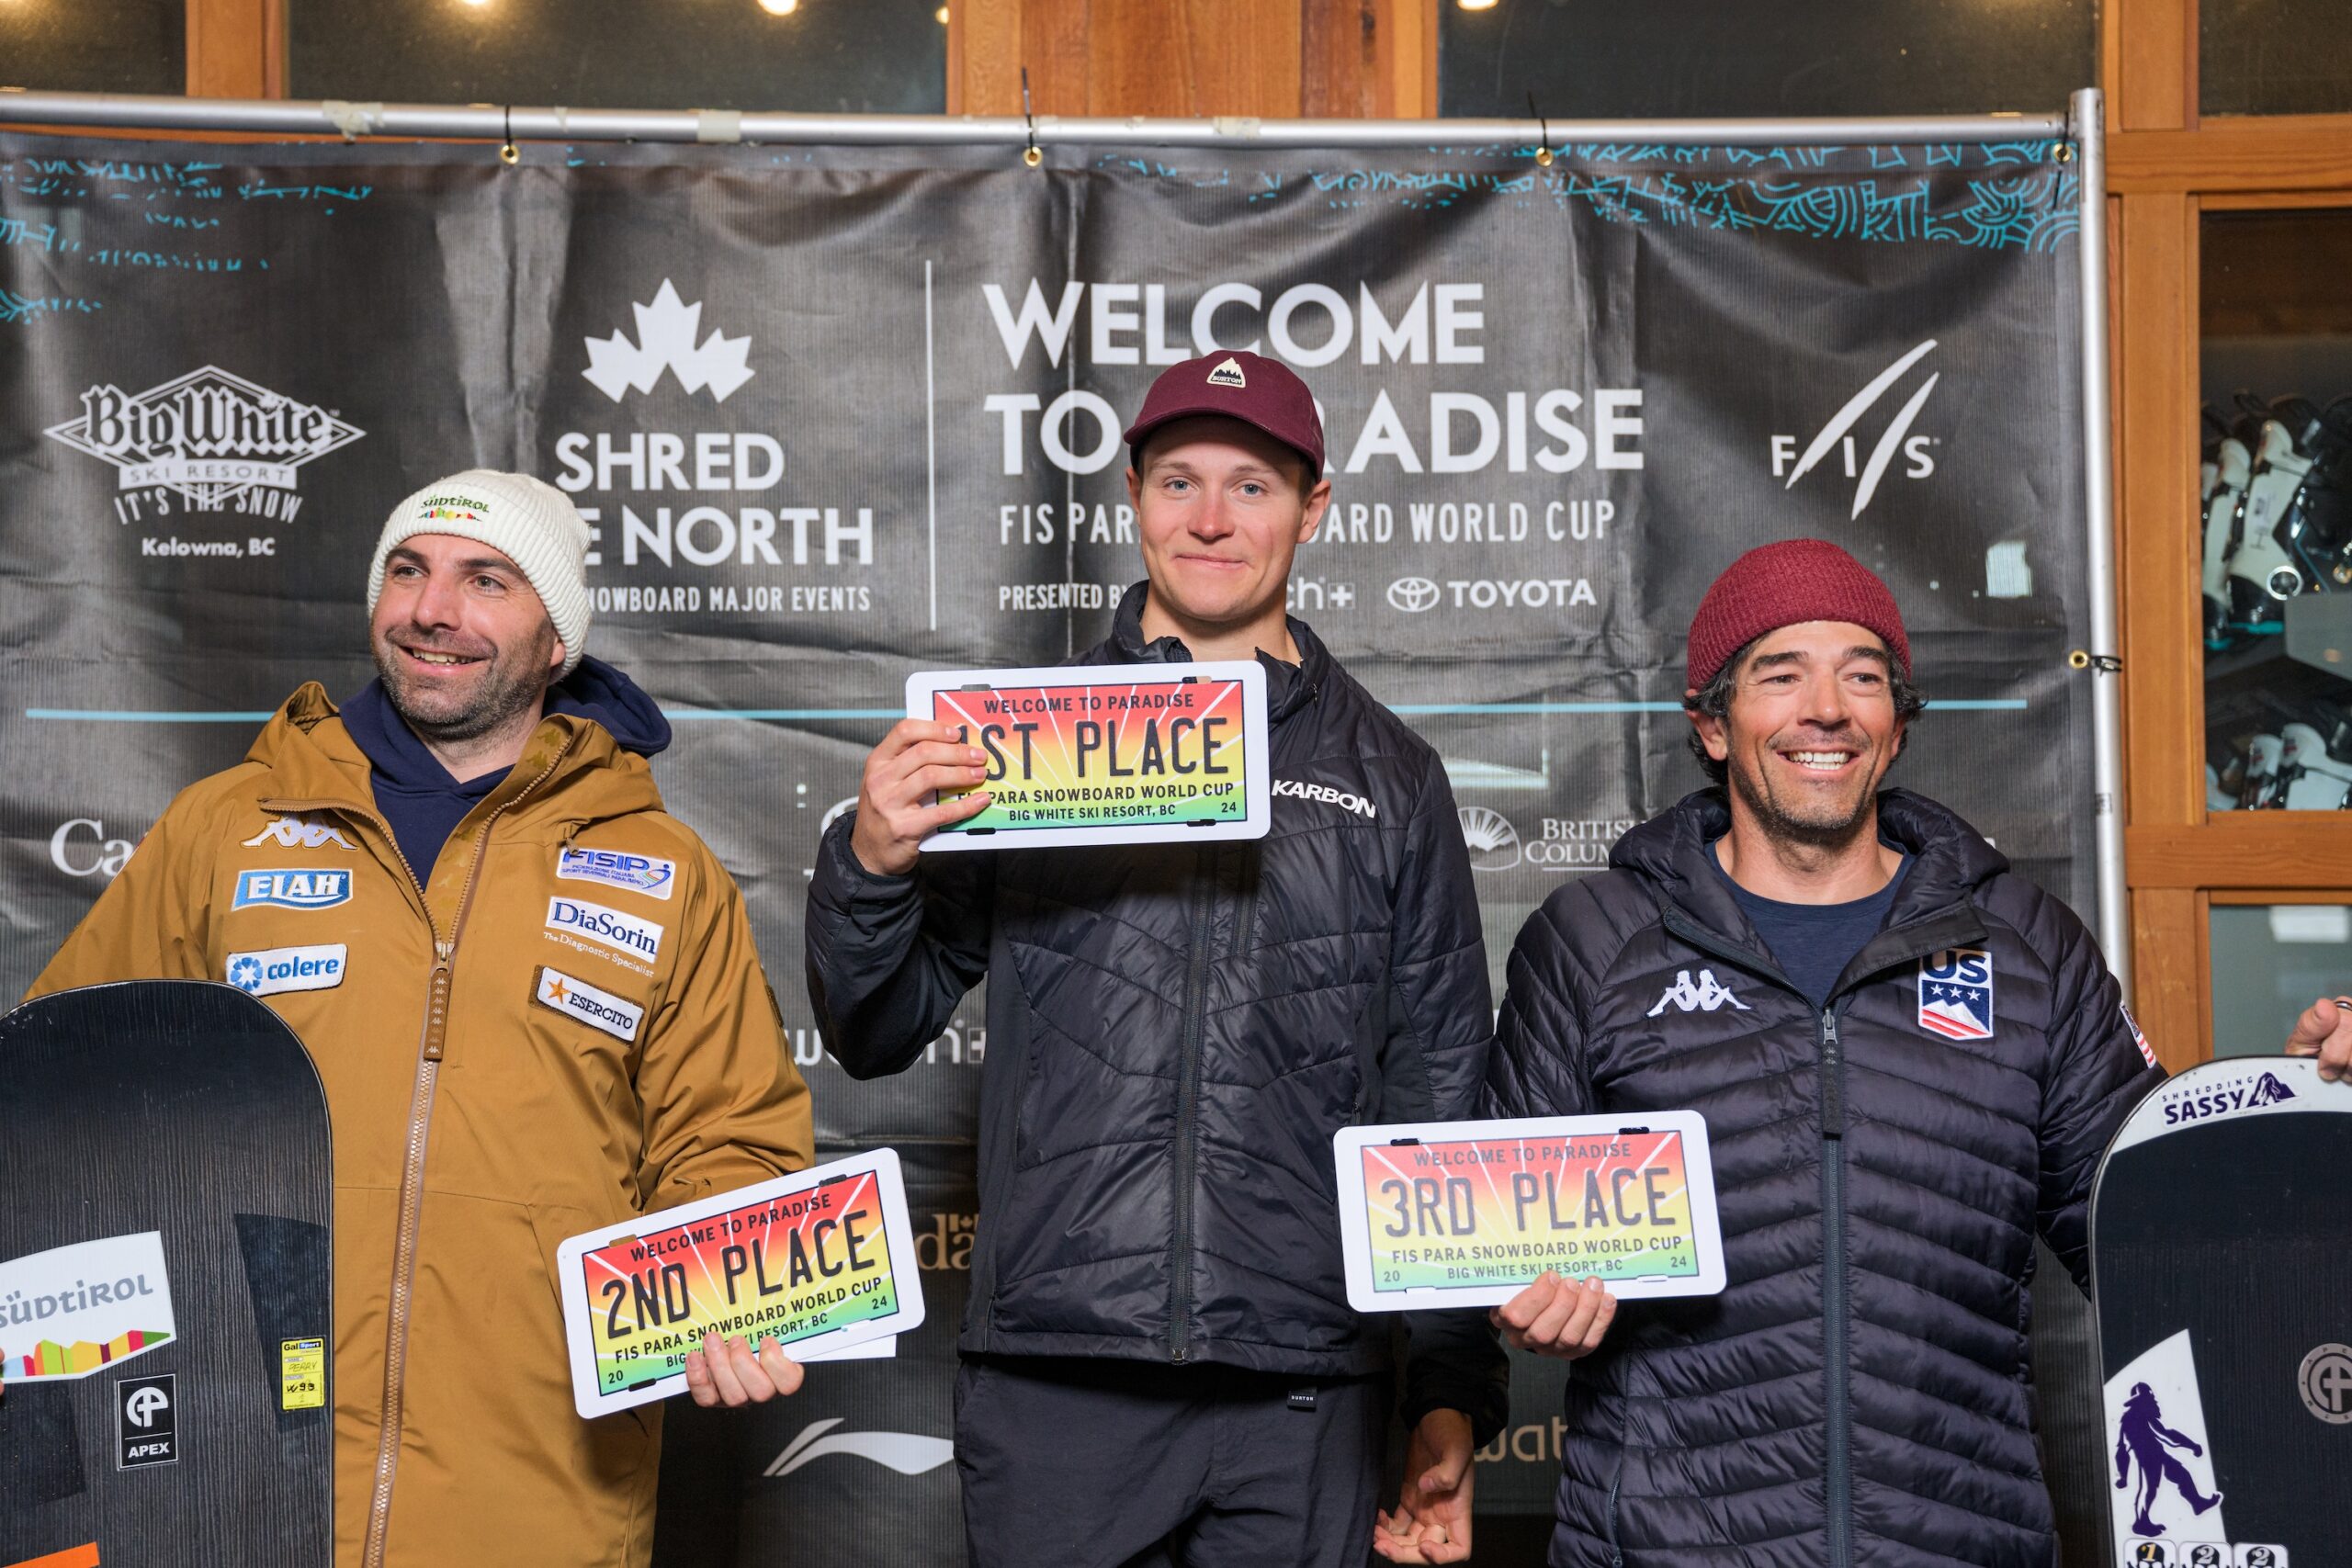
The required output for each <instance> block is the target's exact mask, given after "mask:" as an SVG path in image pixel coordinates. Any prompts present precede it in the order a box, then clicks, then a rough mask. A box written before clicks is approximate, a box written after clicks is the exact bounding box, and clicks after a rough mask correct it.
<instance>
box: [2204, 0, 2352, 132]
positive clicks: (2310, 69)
mask: <svg viewBox="0 0 2352 1568" xmlns="http://www.w3.org/2000/svg"><path fill="white" fill-rule="evenodd" d="M2347 20H2352V19H2347V17H2346V14H2345V8H2344V0H2199V6H2198V8H2197V107H2198V108H2199V111H2200V112H2202V113H2205V114H2336V113H2341V112H2342V111H2344V110H2346V109H2352V25H2347Z"/></svg>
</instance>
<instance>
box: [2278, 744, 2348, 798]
mask: <svg viewBox="0 0 2352 1568" xmlns="http://www.w3.org/2000/svg"><path fill="white" fill-rule="evenodd" d="M2278 742H2279V750H2278V804H2279V805H2281V806H2283V807H2286V808H2287V809H2288V810H2290V811H2341V810H2343V809H2344V804H2345V801H2346V799H2347V798H2352V763H2347V762H2339V761H2336V760H2335V758H2334V757H2332V756H2330V755H2329V754H2328V750H2327V742H2326V740H2325V739H2323V738H2322V737H2321V735H2320V732H2319V731H2318V730H2316V729H2314V728H2312V727H2311V726H2310V725H2308V724H2290V725H2287V726H2285V727H2284V728H2281V729H2280V730H2279V732H2278Z"/></svg>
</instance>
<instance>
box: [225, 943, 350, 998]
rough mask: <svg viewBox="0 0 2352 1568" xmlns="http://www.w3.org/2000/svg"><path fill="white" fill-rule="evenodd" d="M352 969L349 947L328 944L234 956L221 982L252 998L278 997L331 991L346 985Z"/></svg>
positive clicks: (236, 954)
mask: <svg viewBox="0 0 2352 1568" xmlns="http://www.w3.org/2000/svg"><path fill="white" fill-rule="evenodd" d="M350 967H351V950H350V948H349V947H347V946H346V945H345V944H344V943H342V942H325V943H322V944H321V945H319V946H316V947H267V948H263V949H262V950H261V951H259V952H257V953H231V954H229V962H228V964H226V965H225V966H224V967H223V968H222V970H221V978H222V979H224V980H226V981H228V982H229V984H231V985H232V986H234V987H237V989H239V990H241V991H243V992H244V993H245V995H247V996H249V997H274V996H276V995H277V993H278V992H280V991H329V990H333V989H334V987H337V986H340V985H342V984H343V976H344V974H345V971H346V970H348V969H349V968H350Z"/></svg>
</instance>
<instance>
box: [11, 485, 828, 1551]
mask: <svg viewBox="0 0 2352 1568" xmlns="http://www.w3.org/2000/svg"><path fill="white" fill-rule="evenodd" d="M587 543H588V530H587V527H586V525H584V524H583V523H582V521H581V519H580V514H579V513H578V512H576V511H575V510H573V508H572V505H571V502H570V501H569V500H568V499H566V498H565V497H564V495H563V494H562V493H561V492H560V491H557V490H555V489H553V488H552V487H550V486H548V485H546V484H543V483H541V482H540V481H538V480H537V479H530V478H527V477H526V476H523V475H519V474H503V473H492V472H489V471H486V470H470V471H468V472H466V473H461V474H453V475H451V476H450V477H449V478H447V479H439V480H436V481H435V482H434V483H432V484H430V485H427V486H425V487H424V489H423V490H421V491H417V492H416V493H415V494H414V495H412V496H410V497H409V498H408V499H407V500H405V501H403V502H401V504H400V505H399V506H398V507H397V508H395V509H394V510H393V513H392V515H391V518H390V521H389V522H388V523H387V524H386V525H385V526H384V531H383V535H382V537H381V538H380V539H379V541H378V542H377V546H376V554H375V558H374V560H373V562H372V563H371V565H370V567H369V570H368V611H369V641H370V644H371V646H372V648H373V650H374V653H375V659H376V667H377V671H378V674H379V679H378V680H376V681H374V682H370V683H369V684H368V687H367V689H366V690H364V691H362V692H361V693H359V694H358V695H356V697H354V698H352V699H351V700H350V701H349V702H347V703H345V704H344V705H342V707H341V708H340V709H338V708H337V707H336V705H334V704H333V703H331V702H330V701H328V699H327V695H326V693H325V692H324V691H323V690H322V689H321V688H320V687H319V686H318V685H317V684H316V683H315V682H313V683H311V684H308V685H305V686H303V687H302V689H301V690H300V691H298V692H296V693H295V694H293V696H291V697H290V698H288V700H287V703H286V705H285V706H284V707H283V708H282V709H280V710H279V712H278V713H277V716H276V717H274V718H273V719H271V721H270V722H269V723H268V725H266V727H265V728H263V730H262V733H261V736H260V738H259V739H257V740H255V741H254V746H253V748H252V750H250V751H249V752H248V753H247V754H246V760H245V761H243V763H242V764H240V765H239V766H237V767H234V768H232V769H230V770H229V771H227V772H226V773H217V774H215V775H213V776H212V777H211V778H209V779H205V780H202V781H200V782H199V783H198V784H194V785H192V786H190V787H189V788H188V789H187V790H185V791H183V792H182V793H181V795H179V797H178V799H176V800H175V801H174V802H173V803H172V805H171V807H170V808H169V809H168V810H167V811H165V813H164V817H163V818H162V819H161V820H160V821H158V822H157V823H156V824H155V827H154V828H153V830H152V831H151V832H150V833H149V834H148V836H147V838H146V839H145V840H143V841H142V843H141V846H140V850H139V852H138V853H137V855H136V856H134V857H133V858H132V860H131V862H130V865H129V866H128V867H126V868H125V869H124V871H123V872H122V874H120V875H119V877H117V878H116V880H115V882H114V884H113V886H110V887H109V888H108V889H107V892H106V894H105V896H104V897H101V898H100V899H99V900H98V903H97V905H96V908H93V909H92V910H91V911H90V914H89V916H88V917H87V918H86V919H84V921H83V922H82V924H81V925H80V927H79V928H77V929H76V930H75V931H74V934H73V935H72V936H71V937H69V938H68V939H67V940H66V942H65V945H64V946H63V947H62V949H60V950H59V952H58V954H57V956H56V957H55V958H54V959H53V960H51V963H50V965H49V967H48V968H47V969H46V970H45V971H44V972H43V973H42V974H41V976H40V979H38V980H37V981H35V982H34V985H33V994H34V995H40V994H44V993H47V992H51V991H56V990H62V989H64V988H66V987H73V986H85V985H93V984H97V983H101V982H105V981H110V980H125V979H140V978H170V979H209V980H226V981H227V982H229V983H230V984H232V985H234V986H238V987H242V988H243V989H244V990H245V991H247V992H249V993H250V994H252V995H254V996H255V997H258V998H264V999H265V1000H266V1002H267V1004H268V1005H269V1006H270V1007H271V1008H273V1009H275V1010H277V1013H278V1014H279V1015H280V1016H281V1017H283V1018H284V1019H285V1020H286V1021H287V1022H288V1024H289V1025H291V1026H292V1027H293V1029H294V1031H295V1032H296V1033H298V1034H300V1036H301V1037H302V1040H303V1042H304V1043H306V1044H307V1045H308V1046H309V1047H310V1049H311V1056H312V1057H313V1059H314V1060H315V1061H316V1062H317V1064H318V1068H319V1075H320V1077H321V1078H322V1080H323V1082H324V1084H325V1087H326V1094H327V1103H328V1108H329V1111H330V1112H331V1114H332V1117H333V1122H334V1162H335V1170H334V1181H335V1219H334V1275H335V1278H334V1303H335V1359H334V1380H333V1386H334V1404H335V1538H336V1550H335V1558H336V1562H337V1564H338V1568H380V1565H384V1564H395V1565H400V1568H426V1565H428V1564H429V1565H433V1568H441V1565H445V1564H449V1563H459V1562H501V1563H503V1562H517V1563H520V1562H549V1563H553V1562H562V1563H587V1562H598V1563H616V1564H624V1565H641V1564H643V1563H645V1562H647V1561H648V1559H649V1557H650V1551H651V1542H652V1516H653V1500H654V1483H655V1473H656V1469H657V1466H658V1461H659V1457H660V1451H661V1430H662V1427H661V1409H660V1407H659V1406H658V1405H654V1406H645V1407H642V1408H639V1409H636V1410H631V1411H628V1412H624V1413H622V1414H620V1415H617V1416H606V1417H604V1418H602V1419H599V1420H595V1421H587V1420H582V1418H581V1417H580V1416H579V1415H578V1414H576V1413H575V1412H574V1410H573V1409H572V1404H571V1378H570V1370H569V1369H570V1363H569V1359H568V1357H567V1355H566V1352H565V1347H564V1337H563V1324H562V1317H561V1313H560V1309H559V1307H558V1305H557V1295H556V1291H555V1280H554V1275H553V1269H554V1259H555V1255H556V1247H557V1245H558V1244H559V1243H560V1242H561V1241H562V1240H563V1239H564V1238H565V1237H566V1236H569V1235H576V1234H578V1233H579V1232H582V1231H585V1230H588V1229H590V1228H592V1227H594V1226H596V1225H600V1224H606V1223H608V1222H611V1221H614V1220H619V1219H624V1218H627V1217H628V1216H629V1215H631V1214H636V1213H644V1212H647V1211H649V1210H652V1209H659V1208H666V1207H669V1206H670V1205H672V1204H676V1203H683V1202H685V1201H688V1200H690V1199H693V1198H696V1197H700V1196H703V1195H705V1194H707V1193H711V1192H718V1191H724V1190H728V1189H729V1188H734V1187H740V1186H742V1185H744V1184H746V1183H748V1182H752V1181H756V1180H760V1179H764V1178H766V1177H770V1176H774V1175H776V1174H779V1173H781V1172H785V1171H789V1170H795V1169H798V1168H802V1167H804V1166H806V1165H807V1164H808V1163H809V1157H810V1122H809V1093H808V1089H807V1088H806V1087H805V1086H804V1085H803V1084H802V1082H801V1080H800V1076H799V1074H798V1072H797V1070H796V1069H795V1068H794V1066H793V1063H792V1056H791V1053H790V1052H789V1051H788V1050H787V1049H786V1046H785V1042H784V1039H783V1030H782V1026H781V1022H780V1020H779V1018H778V1016H777V1013H776V1010H775V996H774V993H773V992H772V991H771V990H770V989H769V988H768V985H767V981H766V977H765V976H764V975H763V973H762V971H761V968H760V962H759V955H758V953H756V952H755V951H754V950H753V947H752V933H751V928H750V925H749V923H748V922H747V921H746V920H745V919H744V914H743V905H742V899H741V896H740V894H739V893H738V891H737V889H736V887H735V884H734V882H733V880H732V879H731V878H730V877H729V875H728V874H727V873H726V871H725V870H724V869H723V868H722V867H721V866H720V865H719V863H718V859H717V858H716V857H715V856H714V855H712V853H711V852H710V851H709V850H708V849H707V847H706V846H705V845H704V844H703V842H702V840H700V839H699V838H697V837H696V836H695V834H694V833H693V832H692V831H691V830H690V829H687V828H686V827H685V826H684V824H683V823H680V822H678V821H677V820H676V819H675V818H672V817H670V816H668V815H667V814H666V813H664V812H663V811H662V799H661V795H660V794H659V793H658V792H657V791H656V790H655V788H654V784H653V777H652V773H651V771H650V768H649V767H648V766H647V763H646V759H647V758H648V757H649V756H650V755H652V754H653V753H655V752H657V751H659V750H661V749H662V747H663V746H665V745H667V744H668V742H669V739H670V730H669V726H668V724H667V723H666V722H665V721H664V720H663V719H662V714H661V710H660V709H659V708H657V707H655V706H654V705H653V703H652V701H651V700H650V698H648V697H647V696H646V694H644V693H643V692H642V691H640V690H639V688H638V687H637V685H636V684H635V683H634V682H631V681H630V680H629V679H628V676H626V675H624V674H622V673H621V672H620V671H617V670H615V669H614V668H612V667H611V666H610V665H608V664H605V663H603V662H602V661H600V660H595V659H592V658H588V657H586V644H587V639H588V629H589V619H590V615H589V602H588V593H587V589H586V587H585V585H584V583H583V581H582V561H583V558H584V555H585V552H586V548H587ZM688 1381H689V1384H690V1387H691V1389H692V1392H693V1393H694V1395H695V1398H696V1400H697V1401H699V1402H701V1403H704V1404H721V1403H724V1404H743V1403H747V1402H750V1401H755V1400H764V1399H768V1398H772V1397H774V1396H775V1394H776V1393H791V1392H793V1390H794V1389H796V1388H797V1386H798V1384H799V1382H800V1370H799V1368H798V1367H797V1366H795V1365H794V1364H793V1363H791V1362H790V1361H788V1360H786V1359H785V1358H784V1357H783V1355H782V1354H781V1353H780V1352H779V1351H777V1350H776V1349H775V1348H774V1347H773V1346H768V1347H765V1348H763V1349H762V1350H761V1351H760V1353H758V1354H756V1355H755V1354H754V1352H753V1348H752V1347H750V1346H747V1345H744V1344H742V1343H741V1342H729V1343H725V1344H715V1343H707V1344H706V1347H705V1352H704V1353H698V1354H697V1355H695V1357H693V1358H691V1359H690V1363H689V1367H688Z"/></svg>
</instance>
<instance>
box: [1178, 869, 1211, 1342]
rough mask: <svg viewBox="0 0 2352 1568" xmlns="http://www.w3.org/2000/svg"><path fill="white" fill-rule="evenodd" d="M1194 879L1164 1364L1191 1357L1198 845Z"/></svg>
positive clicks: (1207, 902)
mask: <svg viewBox="0 0 2352 1568" xmlns="http://www.w3.org/2000/svg"><path fill="white" fill-rule="evenodd" d="M1199 854H1200V872H1199V874H1198V875H1197V876H1196V877H1194V878H1193V886H1194V887H1195V888H1196V889H1197V891H1196V892H1195V893H1194V894H1193V951H1192V953H1191V954H1190V958H1191V963H1190V965H1189V967H1188V969H1187V970H1186V973H1185V976H1184V1043H1183V1053H1182V1055H1181V1056H1179V1057H1178V1059H1177V1063H1176V1192H1175V1200H1176V1201H1175V1211H1176V1244H1175V1253H1174V1257H1173V1258H1172V1260H1171V1265H1170V1269H1169V1275H1168V1359H1170V1360H1171V1361H1176V1362H1180V1363H1181V1362H1182V1361H1184V1360H1185V1359H1188V1358H1189V1357H1190V1355H1191V1353H1192V1351H1191V1347H1190V1346H1189V1345H1188V1344H1187V1343H1186V1341H1187V1340H1188V1339H1189V1337H1191V1334H1192V1322H1191V1318H1192V1296H1193V1168H1194V1167H1195V1165H1196V1164H1197V1163H1198V1161H1199V1147H1198V1145H1199V1142H1200V1128H1199V1126H1198V1125H1197V1123H1198V1122H1199V1121H1200V1100H1201V1036H1202V1033H1203V1032H1204V1029H1205V1027H1206V1024H1207V1018H1206V1013H1207V1010H1208V997H1207V993H1208V977H1209V931H1210V922H1211V919H1212V918H1213V917H1214V916H1215V915H1216V849H1215V848H1214V847H1212V846H1209V845H1205V844H1204V845H1203V846H1202V847H1201V849H1200V851H1199Z"/></svg>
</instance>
